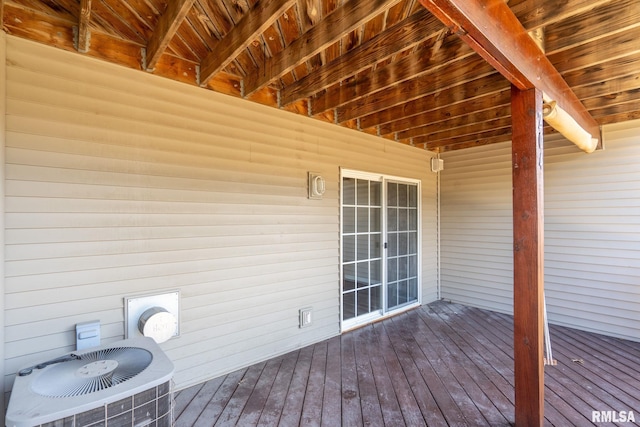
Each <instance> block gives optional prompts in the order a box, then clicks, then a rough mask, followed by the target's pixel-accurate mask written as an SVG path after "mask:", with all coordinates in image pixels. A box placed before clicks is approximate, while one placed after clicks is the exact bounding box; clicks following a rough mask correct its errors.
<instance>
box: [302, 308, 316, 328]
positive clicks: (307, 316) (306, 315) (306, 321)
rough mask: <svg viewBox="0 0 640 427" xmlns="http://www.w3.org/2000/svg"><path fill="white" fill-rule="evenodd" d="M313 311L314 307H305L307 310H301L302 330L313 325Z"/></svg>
mask: <svg viewBox="0 0 640 427" xmlns="http://www.w3.org/2000/svg"><path fill="white" fill-rule="evenodd" d="M312 311H313V308H312V307H305V308H301V309H300V312H299V315H300V323H299V326H300V327H301V328H305V327H307V326H309V325H311V312H312Z"/></svg>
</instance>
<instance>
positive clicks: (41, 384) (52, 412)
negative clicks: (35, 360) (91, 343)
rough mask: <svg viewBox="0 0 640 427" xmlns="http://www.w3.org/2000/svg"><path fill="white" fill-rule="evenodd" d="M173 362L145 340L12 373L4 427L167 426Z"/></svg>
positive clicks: (116, 344)
mask: <svg viewBox="0 0 640 427" xmlns="http://www.w3.org/2000/svg"><path fill="white" fill-rule="evenodd" d="M173 371H174V368H173V363H171V361H170V360H169V359H168V358H167V356H166V355H165V354H164V352H163V351H162V350H161V349H160V347H159V346H158V344H156V343H155V341H154V340H153V339H151V338H133V339H128V340H124V341H118V342H115V343H112V344H109V345H105V346H100V347H94V348H91V349H87V350H86V351H81V352H74V353H70V354H67V355H65V356H62V357H59V358H56V359H52V360H49V361H45V362H42V363H40V364H37V365H34V366H31V367H28V368H25V369H22V370H20V371H19V372H18V375H17V376H16V379H15V382H14V384H13V390H12V391H11V398H10V400H9V406H8V408H7V414H6V420H5V421H6V426H7V427H33V426H41V425H44V424H46V425H61V426H62V425H65V426H66V425H70V426H76V427H78V426H87V427H89V426H94V425H95V426H103V427H109V426H111V427H116V426H117V427H121V426H147V425H153V426H157V427H165V426H166V427H170V426H171V425H172V423H173V419H172V418H173V414H172V387H171V384H172V377H173Z"/></svg>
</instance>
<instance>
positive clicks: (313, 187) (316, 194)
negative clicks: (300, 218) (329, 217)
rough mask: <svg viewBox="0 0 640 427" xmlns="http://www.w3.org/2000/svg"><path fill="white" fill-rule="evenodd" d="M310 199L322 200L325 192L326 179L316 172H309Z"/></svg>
mask: <svg viewBox="0 0 640 427" xmlns="http://www.w3.org/2000/svg"><path fill="white" fill-rule="evenodd" d="M307 175H308V177H309V198H310V199H322V195H323V194H324V192H325V181H324V178H323V177H322V176H321V175H320V174H319V173H316V172H309V173H308V174H307Z"/></svg>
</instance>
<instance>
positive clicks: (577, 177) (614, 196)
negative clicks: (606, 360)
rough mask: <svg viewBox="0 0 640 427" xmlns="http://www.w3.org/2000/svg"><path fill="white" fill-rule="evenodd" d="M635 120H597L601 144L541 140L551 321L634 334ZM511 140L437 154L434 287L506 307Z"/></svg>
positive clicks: (639, 158)
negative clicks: (438, 250)
mask: <svg viewBox="0 0 640 427" xmlns="http://www.w3.org/2000/svg"><path fill="white" fill-rule="evenodd" d="M638 135H640V122H635V123H634V122H631V123H627V124H622V125H617V126H608V127H605V138H606V139H605V140H606V149H605V150H604V151H601V150H600V151H596V152H595V153H593V154H585V153H583V152H581V151H579V150H578V149H577V148H576V147H575V146H573V145H570V144H568V143H567V142H562V141H553V142H549V143H547V144H545V145H546V146H545V176H544V183H545V201H544V203H545V211H544V215H545V218H544V220H545V260H544V263H545V289H546V296H547V308H548V312H549V320H550V322H553V323H557V324H561V325H566V326H571V327H576V328H580V329H584V330H588V331H593V332H598V333H603V334H608V335H613V336H618V337H623V338H628V339H632V340H636V341H638V340H640V314H639V313H640V136H638ZM510 156H511V145H510V143H506V144H500V145H496V146H493V147H483V148H478V149H471V150H464V151H460V152H453V153H446V154H445V155H443V158H444V159H445V171H444V172H443V175H442V183H441V186H442V187H441V188H442V223H443V225H442V229H443V236H442V247H443V249H442V270H443V271H442V277H443V279H442V295H443V297H444V298H446V299H450V300H453V301H457V302H462V303H465V304H470V305H475V306H480V307H484V308H488V309H492V310H497V311H501V312H507V313H510V312H512V297H513V291H512V288H513V253H512V217H511V215H512V207H511V198H512V195H511V163H510Z"/></svg>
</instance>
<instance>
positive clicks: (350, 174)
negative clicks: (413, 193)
mask: <svg viewBox="0 0 640 427" xmlns="http://www.w3.org/2000/svg"><path fill="white" fill-rule="evenodd" d="M344 178H355V179H363V180H368V181H377V182H380V183H381V184H382V185H381V188H382V194H381V198H382V206H381V211H382V219H381V223H382V227H381V228H382V240H383V241H382V242H381V243H382V245H383V248H384V249H383V253H382V261H383V262H382V273H381V274H382V278H383V280H382V292H381V293H382V302H381V303H382V308H381V309H380V310H378V311H375V312H371V313H368V314H364V315H362V316H360V317H355V318H352V319H348V320H347V321H345V320H344V319H343V315H344V313H343V309H344V306H343V291H344V289H343V265H342V264H343V228H342V227H343V222H344V218H343V201H344V192H343V191H344V190H343V180H344ZM388 182H396V183H401V184H409V185H416V186H417V193H418V194H417V208H418V221H417V228H418V229H417V233H418V242H417V245H416V249H417V250H416V252H417V257H418V266H417V270H418V273H417V274H418V298H417V301H416V302H413V303H408V304H406V305H403V306H401V307H399V308H396V309H394V310H389V311H387V296H386V292H387V281H388V280H387V252H386V251H387V249H386V246H387V245H386V243H387V242H386V240H387V183H388ZM421 184H422V181H421V180H419V179H413V178H406V177H401V176H395V175H387V174H381V173H372V172H364V171H360V170H355V169H345V168H340V185H339V190H340V191H339V211H340V215H339V251H340V257H339V280H340V295H339V297H340V298H339V300H340V330H341V332H345V331H348V330H351V329H355V328H358V327H360V326H363V325H366V324H368V323H372V322H374V321H378V320H381V319H384V318H387V317H390V316H393V315H396V314H398V313H402V312H404V311H407V310H411V309H413V308H415V307H418V306H420V305H421V304H422V222H421V219H422V188H421Z"/></svg>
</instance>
